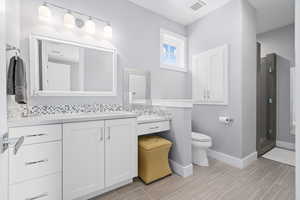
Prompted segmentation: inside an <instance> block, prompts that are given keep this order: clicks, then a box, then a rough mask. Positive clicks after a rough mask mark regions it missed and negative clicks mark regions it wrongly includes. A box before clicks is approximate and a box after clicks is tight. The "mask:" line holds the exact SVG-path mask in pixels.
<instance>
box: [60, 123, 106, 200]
mask: <svg viewBox="0 0 300 200" xmlns="http://www.w3.org/2000/svg"><path fill="white" fill-rule="evenodd" d="M104 178H105V177H104V122H103V121H95V122H83V123H69V124H64V125H63V188H64V189H63V197H64V198H63V199H64V200H71V199H76V198H78V197H82V196H84V195H87V194H90V193H93V192H96V191H99V190H101V189H103V188H104Z"/></svg>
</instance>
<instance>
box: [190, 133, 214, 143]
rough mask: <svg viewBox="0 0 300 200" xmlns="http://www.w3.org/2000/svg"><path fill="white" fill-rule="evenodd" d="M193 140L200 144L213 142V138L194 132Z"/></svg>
mask: <svg viewBox="0 0 300 200" xmlns="http://www.w3.org/2000/svg"><path fill="white" fill-rule="evenodd" d="M192 140H194V141H198V142H211V138H210V137H209V136H207V135H204V134H201V133H196V132H192Z"/></svg>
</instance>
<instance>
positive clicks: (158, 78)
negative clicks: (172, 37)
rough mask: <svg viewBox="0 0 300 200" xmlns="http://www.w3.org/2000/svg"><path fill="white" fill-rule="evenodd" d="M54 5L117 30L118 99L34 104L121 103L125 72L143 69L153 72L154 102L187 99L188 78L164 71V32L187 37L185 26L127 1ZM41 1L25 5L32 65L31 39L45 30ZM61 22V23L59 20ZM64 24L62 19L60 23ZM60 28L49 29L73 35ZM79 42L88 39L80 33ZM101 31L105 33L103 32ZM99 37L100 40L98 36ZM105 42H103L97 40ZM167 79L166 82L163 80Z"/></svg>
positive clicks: (25, 0) (64, 0) (61, 0)
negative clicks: (36, 31) (41, 28)
mask: <svg viewBox="0 0 300 200" xmlns="http://www.w3.org/2000/svg"><path fill="white" fill-rule="evenodd" d="M50 2H53V3H56V4H58V5H61V6H64V7H66V8H70V9H75V10H80V11H82V12H84V13H87V14H90V15H94V16H97V17H100V18H104V19H107V20H109V21H110V22H111V23H112V27H113V39H112V41H111V43H112V44H113V45H114V46H115V47H116V48H117V49H118V53H119V55H118V67H119V70H118V76H119V78H118V96H117V97H115V98H109V97H107V98H106V97H100V98H96V97H95V98H91V97H88V98H87V97H78V98H73V97H72V98H68V97H51V98H50V97H47V98H43V97H34V98H32V101H31V104H56V103H94V102H98V103H121V102H122V76H123V74H122V69H123V68H125V67H133V68H142V69H146V70H150V71H151V76H152V97H153V98H186V97H187V92H186V88H187V86H186V74H185V73H181V72H175V71H168V70H163V69H160V47H159V42H160V32H159V31H160V28H165V29H168V30H171V31H174V32H176V33H179V34H183V35H186V29H185V27H184V26H182V25H179V24H177V23H175V22H172V21H170V20H167V19H165V18H163V17H161V16H158V15H156V14H154V13H152V12H150V11H147V10H145V9H143V8H141V7H138V6H136V5H135V4H132V3H130V2H129V1H127V0H109V1H107V0H85V1H82V0H51V1H50ZM41 4H42V1H40V0H22V1H21V47H22V50H23V53H24V54H25V55H24V58H25V60H26V62H27V63H29V62H28V61H29V59H28V58H29V53H28V36H29V34H30V32H31V31H32V30H34V29H36V28H37V26H45V24H42V23H41V22H39V21H38V20H37V9H38V6H39V5H41ZM58 22H59V20H58ZM60 22H62V19H60ZM55 25H56V24H54V25H53V26H52V25H50V26H49V25H47V28H48V29H49V32H50V33H51V32H52V31H54V32H61V33H62V34H70V33H65V32H67V31H66V30H65V29H62V28H57V27H56V26H55ZM75 31H76V32H78V34H77V35H78V39H79V40H83V41H84V39H85V38H86V37H87V35H86V34H83V33H82V32H80V31H77V30H75ZM100 31H101V29H100ZM95 37H98V35H97V36H95ZM96 39H101V38H99V37H98V38H96ZM162 77H163V78H162Z"/></svg>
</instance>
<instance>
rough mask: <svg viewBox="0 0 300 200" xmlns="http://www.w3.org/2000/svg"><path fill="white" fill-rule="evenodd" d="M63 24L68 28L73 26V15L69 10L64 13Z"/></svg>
mask: <svg viewBox="0 0 300 200" xmlns="http://www.w3.org/2000/svg"><path fill="white" fill-rule="evenodd" d="M64 25H65V26H66V27H68V28H74V27H75V17H74V16H73V15H72V14H71V12H70V11H69V12H67V13H66V14H65V15H64Z"/></svg>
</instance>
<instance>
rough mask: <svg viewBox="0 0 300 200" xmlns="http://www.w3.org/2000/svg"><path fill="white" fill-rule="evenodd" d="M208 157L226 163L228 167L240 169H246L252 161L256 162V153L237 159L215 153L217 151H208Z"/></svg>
mask: <svg viewBox="0 0 300 200" xmlns="http://www.w3.org/2000/svg"><path fill="white" fill-rule="evenodd" d="M208 156H210V157H211V158H214V159H216V160H219V161H222V162H224V163H227V164H228V165H231V166H233V167H237V168H240V169H243V168H245V167H247V166H248V165H250V164H251V163H252V162H253V161H255V160H257V152H254V153H251V154H250V155H248V156H246V157H244V158H237V157H234V156H230V155H227V154H225V153H221V152H217V151H214V150H211V149H209V150H208Z"/></svg>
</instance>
